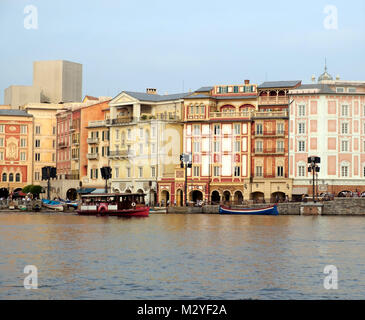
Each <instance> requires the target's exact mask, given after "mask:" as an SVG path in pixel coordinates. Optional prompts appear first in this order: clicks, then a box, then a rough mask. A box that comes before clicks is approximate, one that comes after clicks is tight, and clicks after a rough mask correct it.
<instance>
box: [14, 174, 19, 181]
mask: <svg viewBox="0 0 365 320" xmlns="http://www.w3.org/2000/svg"><path fill="white" fill-rule="evenodd" d="M15 182H20V173H17V174H16V175H15Z"/></svg>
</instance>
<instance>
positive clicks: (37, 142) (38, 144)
mask: <svg viewBox="0 0 365 320" xmlns="http://www.w3.org/2000/svg"><path fill="white" fill-rule="evenodd" d="M35 147H36V148H40V147H41V140H38V139H37V140H36V141H35Z"/></svg>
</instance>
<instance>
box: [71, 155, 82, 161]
mask: <svg viewBox="0 0 365 320" xmlns="http://www.w3.org/2000/svg"><path fill="white" fill-rule="evenodd" d="M79 159H80V156H79V155H72V156H71V160H74V161H78V160H79Z"/></svg>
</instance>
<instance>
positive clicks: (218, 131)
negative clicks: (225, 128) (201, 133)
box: [213, 124, 221, 135]
mask: <svg viewBox="0 0 365 320" xmlns="http://www.w3.org/2000/svg"><path fill="white" fill-rule="evenodd" d="M213 128H214V131H213V132H214V134H215V135H217V134H221V126H220V125H219V124H215V125H214V127H213Z"/></svg>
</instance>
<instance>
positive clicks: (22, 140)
mask: <svg viewBox="0 0 365 320" xmlns="http://www.w3.org/2000/svg"><path fill="white" fill-rule="evenodd" d="M26 146H27V139H24V138H22V139H20V147H21V148H25V147H26Z"/></svg>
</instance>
